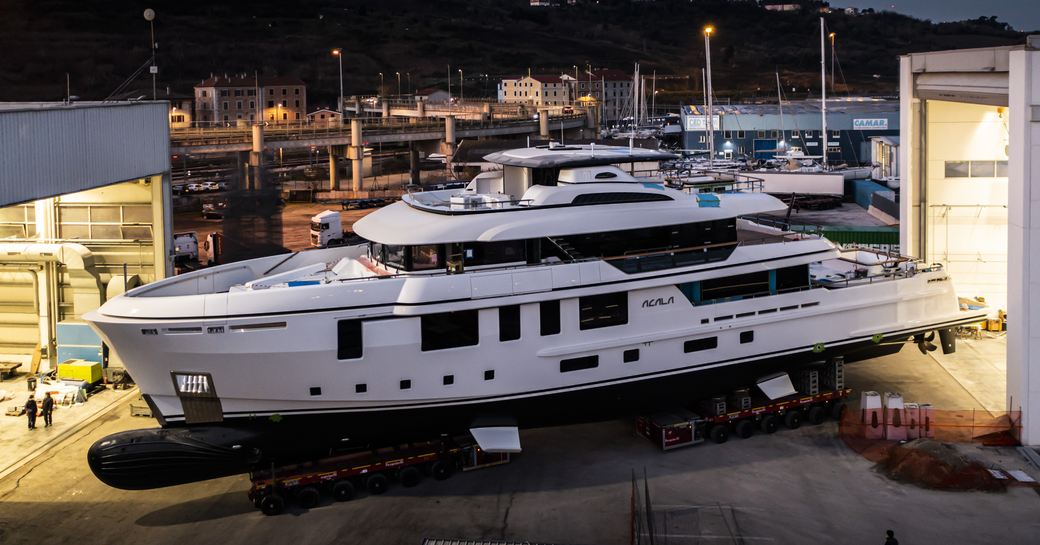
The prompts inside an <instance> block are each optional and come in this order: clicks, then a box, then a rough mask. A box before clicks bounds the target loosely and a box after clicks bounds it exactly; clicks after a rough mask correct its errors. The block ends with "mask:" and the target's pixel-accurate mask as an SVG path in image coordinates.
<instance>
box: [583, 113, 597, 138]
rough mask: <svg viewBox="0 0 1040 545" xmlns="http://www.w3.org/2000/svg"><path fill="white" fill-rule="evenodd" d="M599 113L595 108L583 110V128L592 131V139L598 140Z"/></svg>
mask: <svg viewBox="0 0 1040 545" xmlns="http://www.w3.org/2000/svg"><path fill="white" fill-rule="evenodd" d="M598 114H599V112H598V111H597V110H596V109H595V108H589V109H587V110H585V127H587V128H589V129H592V137H593V138H599V115H598Z"/></svg>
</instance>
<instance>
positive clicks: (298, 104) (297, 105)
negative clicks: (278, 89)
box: [296, 100, 300, 108]
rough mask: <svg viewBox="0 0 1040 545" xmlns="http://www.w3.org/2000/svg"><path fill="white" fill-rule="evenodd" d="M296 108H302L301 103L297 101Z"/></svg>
mask: <svg viewBox="0 0 1040 545" xmlns="http://www.w3.org/2000/svg"><path fill="white" fill-rule="evenodd" d="M296 107H297V108H299V107H300V101H299V100H297V101H296Z"/></svg>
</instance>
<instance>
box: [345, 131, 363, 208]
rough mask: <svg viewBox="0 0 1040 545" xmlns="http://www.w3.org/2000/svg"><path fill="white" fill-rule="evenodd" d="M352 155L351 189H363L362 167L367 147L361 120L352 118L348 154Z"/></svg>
mask: <svg viewBox="0 0 1040 545" xmlns="http://www.w3.org/2000/svg"><path fill="white" fill-rule="evenodd" d="M347 156H348V157H350V167H351V168H350V173H351V179H350V189H351V190H352V191H361V188H362V186H363V184H362V182H361V172H362V167H363V166H364V162H365V147H364V146H363V145H362V140H361V120H360V119H351V120H350V150H349V152H348V154H347Z"/></svg>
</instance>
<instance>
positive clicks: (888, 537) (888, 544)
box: [885, 530, 899, 545]
mask: <svg viewBox="0 0 1040 545" xmlns="http://www.w3.org/2000/svg"><path fill="white" fill-rule="evenodd" d="M885 545H899V540H898V539H896V533H895V532H893V531H892V530H885Z"/></svg>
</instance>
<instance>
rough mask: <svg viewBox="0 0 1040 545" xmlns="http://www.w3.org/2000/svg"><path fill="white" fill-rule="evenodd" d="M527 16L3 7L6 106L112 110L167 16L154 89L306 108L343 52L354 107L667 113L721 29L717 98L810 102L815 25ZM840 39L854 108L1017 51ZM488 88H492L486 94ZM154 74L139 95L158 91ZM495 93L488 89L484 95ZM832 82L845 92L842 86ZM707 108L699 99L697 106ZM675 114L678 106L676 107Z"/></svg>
mask: <svg viewBox="0 0 1040 545" xmlns="http://www.w3.org/2000/svg"><path fill="white" fill-rule="evenodd" d="M527 4H528V2H527V0H483V1H470V2H467V1H463V0H442V1H437V2H428V1H423V0H383V1H381V2H371V1H361V0H346V1H343V0H340V1H336V0H296V1H294V2H291V3H286V2H272V1H269V0H254V1H243V0H225V1H221V2H211V1H199V0H179V1H176V2H174V1H169V0H156V1H153V2H150V3H142V2H133V1H127V0H112V1H105V2H82V1H73V0H5V1H4V3H3V6H4V7H3V10H4V13H3V17H0V50H2V51H3V52H4V54H3V55H0V100H55V99H59V98H61V97H62V96H63V95H64V86H65V73H66V72H67V73H69V74H70V78H71V82H72V94H74V95H78V96H80V97H81V98H83V99H100V98H104V97H105V96H107V95H108V94H109V92H111V91H112V90H113V89H115V88H116V87H117V86H118V85H119V84H120V83H121V82H122V81H123V80H124V79H126V78H127V76H129V75H130V74H131V73H133V72H134V70H136V69H137V68H138V67H139V66H141V65H142V64H143V63H145V62H146V61H147V60H148V57H149V51H148V40H149V38H148V23H147V22H146V21H144V19H143V18H142V15H141V13H142V11H143V8H144V7H152V8H153V9H155V10H156V12H157V13H158V17H157V19H156V25H155V31H156V40H157V42H158V43H159V57H158V59H159V62H158V64H159V66H160V70H161V72H160V74H159V83H160V86H162V87H165V86H170V87H172V88H173V89H174V90H175V91H181V92H190V90H191V86H192V85H193V84H194V83H195V82H197V81H199V80H201V79H203V78H205V77H207V76H209V75H210V73H218V74H223V73H225V72H226V73H239V72H244V73H250V74H251V73H253V72H254V71H256V70H259V71H261V73H267V74H281V75H298V76H300V77H301V78H303V79H304V80H305V81H307V83H308V85H309V94H310V104H311V105H312V106H319V105H323V104H328V103H331V101H332V100H333V97H335V96H336V95H337V94H338V87H339V79H338V67H337V64H336V59H335V58H334V57H332V56H331V55H330V54H329V51H330V49H332V48H333V47H342V48H344V49H345V50H346V52H347V55H346V56H345V58H344V78H345V85H346V92H347V94H355V93H359V94H364V93H374V92H375V90H376V88H377V86H378V83H379V77H378V73H379V72H383V73H384V74H385V80H384V81H385V84H386V90H387V92H391V93H392V92H396V85H397V83H396V77H395V76H394V73H395V72H398V71H399V72H401V74H402V79H403V80H404V83H403V84H404V85H405V86H407V79H406V78H407V76H406V74H410V75H411V80H412V87H413V88H415V87H422V86H427V85H435V84H439V85H444V83H445V79H446V77H447V75H448V65H451V70H452V71H453V86H455V85H456V84H457V82H458V76H459V75H458V72H457V71H456V70H457V69H458V68H460V67H461V68H462V69H463V70H464V75H465V76H466V94H467V95H469V96H476V95H481V94H488V95H491V94H493V93H494V89H495V80H496V78H497V77H499V76H501V75H503V74H520V73H526V72H527V70H528V69H529V68H530V69H531V70H532V71H534V72H536V73H537V72H558V71H567V72H572V71H573V68H572V66H573V65H576V64H577V65H580V66H584V65H585V64H586V63H591V64H592V65H593V66H598V67H617V68H623V69H625V70H626V71H627V70H630V69H631V64H632V63H633V62H636V61H638V62H641V63H642V66H643V71H644V73H646V74H647V75H649V74H650V73H651V72H652V71H653V70H656V71H657V73H658V75H659V76H664V75H672V76H678V77H679V79H673V80H670V81H665V80H664V79H663V78H662V80H661V81H660V82H659V86H661V87H665V88H666V90H667V89H669V88H670V89H671V90H672V92H671V93H670V94H671V98H673V99H684V100H690V99H693V97H699V95H700V69H701V67H702V66H703V64H704V54H703V40H702V36H701V33H700V29H701V28H702V27H703V26H704V25H705V24H706V23H709V22H710V23H712V24H714V25H715V27H716V29H717V34H716V36H715V38H714V39H713V41H712V50H713V51H712V64H713V71H714V74H715V82H716V89H717V90H718V91H717V92H718V94H719V95H720V96H723V97H725V96H743V97H748V96H752V95H754V94H757V93H761V94H762V95H772V93H774V92H775V91H773V89H775V83H774V76H773V72H774V70H776V71H779V72H780V73H781V77H782V79H784V85H785V87H786V88H787V89H788V90H790V88H791V87H796V88H799V89H800V90H802V89H804V88H805V87H808V86H815V79H816V78H817V77H818V74H819V72H818V70H819V52H818V51H819V50H818V47H819V37H818V36H819V34H818V23H817V16H816V15H815V14H813V13H811V12H800V13H775V12H767V11H765V10H763V9H762V8H760V7H759V6H758V5H757V4H756V3H755V2H750V1H725V0H698V1H696V2H687V1H682V0H660V1H658V2H652V3H635V4H633V3H632V2H630V1H627V0H614V1H610V0H601V1H600V2H599V3H598V4H596V3H592V2H581V3H579V5H577V6H562V7H559V8H553V9H548V8H531V7H528V6H527ZM827 21H828V26H829V29H830V30H833V31H834V32H836V33H837V36H838V41H837V51H838V58H839V60H840V63H841V65H842V67H843V73H844V77H845V79H846V80H847V82H848V84H849V87H848V89H849V91H850V92H859V93H894V92H895V90H896V86H897V81H898V74H897V68H898V63H897V62H896V57H897V55H899V54H902V53H906V52H912V51H926V50H935V49H947V48H963V47H982V46H992V45H1004V44H1013V43H1022V42H1023V41H1024V35H1023V34H1020V33H1017V32H1013V31H1009V30H1007V29H1006V25H1003V24H1002V23H999V22H996V21H993V20H990V19H979V20H974V21H970V22H962V23H944V24H932V23H930V22H927V21H920V20H916V19H913V18H910V17H906V16H902V15H897V14H894V13H877V14H868V15H859V16H847V15H844V14H830V15H827ZM482 74H489V77H487V78H483V77H482V76H481V75H482ZM147 78H148V76H147V73H145V74H143V76H142V77H141V78H140V81H139V83H138V85H137V86H138V87H141V88H144V87H147V86H148V85H150V83H148V82H149V80H148V79H147ZM485 79H486V81H485ZM841 81H842V80H841V77H840V76H839V78H838V82H839V83H840V82H841ZM697 100H698V101H699V98H698V99H697ZM673 101H674V100H673Z"/></svg>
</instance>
